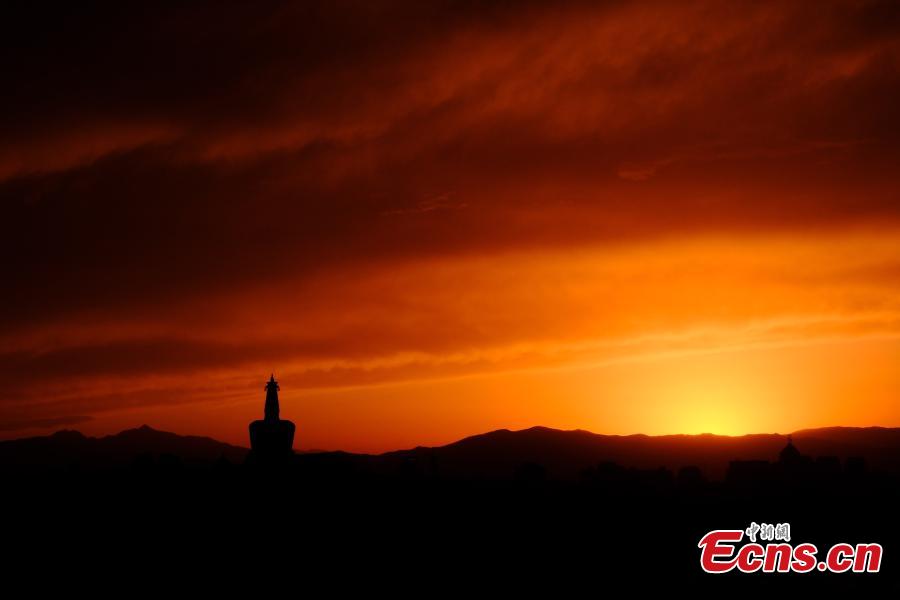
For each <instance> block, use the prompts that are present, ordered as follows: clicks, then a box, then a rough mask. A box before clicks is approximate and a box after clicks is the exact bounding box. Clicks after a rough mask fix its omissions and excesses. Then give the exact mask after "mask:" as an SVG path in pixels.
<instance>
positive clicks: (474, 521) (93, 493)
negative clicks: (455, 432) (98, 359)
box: [0, 427, 900, 596]
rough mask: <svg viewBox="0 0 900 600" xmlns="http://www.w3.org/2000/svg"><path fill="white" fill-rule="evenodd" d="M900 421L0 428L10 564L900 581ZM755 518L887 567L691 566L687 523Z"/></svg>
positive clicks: (481, 586)
mask: <svg viewBox="0 0 900 600" xmlns="http://www.w3.org/2000/svg"><path fill="white" fill-rule="evenodd" d="M898 442H900V431H898V430H889V429H828V430H814V431H808V432H797V433H796V434H794V436H793V442H792V444H791V445H790V446H787V440H786V438H785V437H784V436H768V435H764V436H746V437H743V438H719V437H715V436H668V437H662V438H652V437H647V436H628V437H616V436H596V435H594V434H589V433H587V432H580V431H575V432H563V431H556V430H551V429H546V428H533V429H529V430H524V431H518V432H510V431H498V432H493V433H489V434H485V435H482V436H475V437H473V438H467V439H465V440H462V441H460V442H457V443H455V444H451V445H449V446H444V447H441V448H417V449H413V450H408V451H401V452H393V453H388V454H384V455H379V456H367V455H354V454H347V453H340V452H331V453H300V454H293V455H291V457H290V458H289V459H288V460H286V461H278V462H275V463H266V462H261V463H260V462H259V461H252V460H250V461H248V460H246V458H247V450H246V449H242V448H237V447H235V446H229V445H226V444H220V443H218V442H216V441H214V440H210V439H208V438H193V437H181V436H176V435H174V434H169V433H164V432H158V431H155V430H153V429H150V428H148V427H143V428H140V429H136V430H130V431H126V432H123V433H121V434H118V435H116V436H108V437H105V438H99V439H95V438H87V437H84V436H82V435H80V434H77V433H75V432H61V433H58V434H56V435H53V436H48V437H44V438H32V439H29V440H16V441H12V442H4V443H0V469H2V472H3V480H4V482H5V485H4V500H3V502H4V504H6V507H5V508H4V512H3V514H4V516H5V518H7V519H8V521H7V527H6V534H5V535H6V538H5V539H6V542H7V547H11V548H15V549H16V551H15V552H14V553H12V554H13V558H12V559H11V560H12V561H13V562H11V563H9V564H8V567H9V570H8V572H9V573H13V574H15V573H25V572H30V571H31V570H34V569H39V570H41V571H42V572H46V570H47V569H50V570H51V571H52V572H53V573H54V574H55V577H56V579H54V581H56V582H63V583H64V582H66V581H68V582H70V583H72V582H78V581H82V582H83V581H85V579H84V578H85V574H86V573H92V572H94V571H95V570H96V569H97V568H98V565H102V569H103V572H104V581H112V579H115V578H116V577H119V576H122V577H129V578H132V579H131V580H132V581H133V578H135V577H139V578H150V579H151V580H154V581H156V580H160V578H163V579H167V578H169V577H176V576H177V577H181V576H185V575H186V576H189V577H199V576H201V574H202V576H203V577H208V583H209V584H210V585H213V584H227V585H230V584H231V583H230V582H232V581H233V580H235V579H245V578H246V579H250V580H253V579H255V578H257V577H259V578H261V579H260V580H261V581H269V582H280V583H278V585H281V584H283V585H287V586H289V587H296V586H297V585H300V583H299V582H302V584H303V585H313V584H312V582H313V581H324V582H325V583H326V584H327V585H328V586H329V588H328V589H331V590H334V591H337V590H338V589H339V588H343V587H345V586H354V587H356V586H360V585H362V586H363V587H367V588H375V587H379V588H384V587H387V588H388V589H390V590H395V591H396V590H399V589H400V588H408V589H409V590H410V591H412V592H414V593H418V594H422V595H427V594H430V593H433V592H434V593H436V592H437V591H439V590H444V591H446V590H447V589H450V588H456V589H459V590H462V591H465V590H472V589H478V590H480V591H483V592H487V591H490V590H491V589H494V590H502V591H505V592H510V591H512V590H515V589H522V588H528V589H535V588H536V587H538V586H548V587H549V589H550V590H552V591H553V592H555V593H558V594H565V592H575V591H578V590H582V591H583V590H586V589H587V590H594V592H595V593H594V594H593V595H598V596H604V595H611V594H612V592H611V590H612V588H611V586H612V585H613V584H625V585H628V586H630V587H631V588H633V589H639V588H656V589H660V590H670V591H672V590H680V589H684V590H685V591H695V592H697V591H704V592H705V591H710V592H715V591H721V592H723V593H731V592H747V591H748V590H749V591H771V592H773V593H779V592H781V591H783V590H789V589H797V590H806V589H813V590H823V591H827V592H835V591H838V592H841V591H847V592H848V593H849V592H854V593H856V592H859V591H863V592H865V591H870V590H871V591H873V592H874V591H877V592H879V593H884V592H885V591H886V590H897V589H900V588H898V578H897V571H898V569H897V565H898V562H897V561H900V550H898V549H900V535H898V520H897V514H896V512H897V506H898V500H900V477H898V469H897V465H898V461H897V458H898V456H900V452H898V449H900V443H898ZM814 449H818V450H816V451H815V453H814V452H813V451H814ZM823 451H824V452H823ZM779 453H781V454H779ZM726 456H727V457H729V458H730V459H733V460H729V458H726ZM751 522H756V523H762V522H767V523H784V522H789V523H790V524H791V534H792V540H793V541H794V543H795V544H796V543H800V542H813V543H815V544H817V545H818V546H819V548H820V552H824V550H825V549H827V548H828V547H830V546H831V545H832V544H835V543H838V542H849V543H852V544H855V543H858V542H859V543H863V542H877V543H880V544H882V545H883V546H884V557H883V563H882V572H881V573H879V574H852V573H846V574H827V573H826V574H823V573H818V572H814V573H810V574H804V575H783V574H776V575H769V574H762V573H756V574H749V575H748V574H741V573H729V574H725V575H708V574H706V573H704V572H703V571H702V570H701V569H700V566H699V549H698V548H697V543H698V541H699V540H700V538H701V537H702V536H703V535H704V534H705V533H707V532H708V531H710V530H713V529H743V528H745V527H747V526H748V525H749V524H750V523H751ZM38 558H39V560H37V559H38ZM110 578H112V579H110ZM585 586H588V587H585ZM604 590H609V594H607V593H604ZM582 593H583V592H582Z"/></svg>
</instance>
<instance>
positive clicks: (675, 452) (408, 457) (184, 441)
mask: <svg viewBox="0 0 900 600" xmlns="http://www.w3.org/2000/svg"><path fill="white" fill-rule="evenodd" d="M787 435H788V434H779V433H754V434H745V435H742V436H720V435H716V434H706V433H704V434H667V435H661V436H652V435H647V434H629V435H615V434H612V435H610V434H599V433H593V432H591V431H587V430H584V429H572V430H562V429H554V428H550V427H546V426H541V425H537V426H533V427H529V428H526V429H519V430H510V429H506V428H504V429H496V430H493V431H488V432H484V433H480V434H475V435H472V436H467V437H464V438H461V439H459V440H456V441H454V442H451V443H449V444H445V445H442V446H418V447H415V448H409V449H401V450H393V451H389V452H384V453H381V454H363V453H351V452H299V453H298V458H300V460H307V459H308V460H316V459H315V458H314V457H315V456H332V457H336V456H340V457H341V459H342V460H345V461H350V462H354V463H356V464H358V465H363V466H365V467H371V468H374V469H377V470H379V471H390V470H391V469H395V468H400V467H401V466H406V467H408V465H417V468H421V469H424V470H427V469H433V468H435V467H434V465H439V468H440V470H441V473H442V475H443V476H449V477H475V478H497V477H499V478H503V477H507V476H509V475H510V474H511V473H513V472H514V471H515V470H516V468H517V467H519V466H521V465H522V464H526V463H534V464H539V465H542V466H543V467H545V468H546V469H547V472H548V475H549V476H551V477H555V478H561V479H571V478H575V477H577V476H578V473H580V472H581V471H582V470H583V469H585V468H590V467H592V466H596V465H597V464H598V463H601V462H615V463H617V464H620V465H622V466H625V467H634V468H642V469H651V468H659V467H663V468H668V469H671V470H673V471H675V470H677V469H679V468H680V467H684V466H697V467H699V468H700V469H701V470H702V471H704V472H705V473H706V474H707V475H708V476H709V477H711V478H714V479H720V478H722V477H723V476H724V474H725V471H726V470H727V467H728V463H729V462H730V461H732V460H769V461H774V460H776V459H777V456H778V452H779V451H780V450H781V448H783V447H784V445H785V444H786V441H787ZM789 435H791V436H792V437H793V439H794V442H795V444H796V445H797V446H798V448H799V449H800V450H801V452H803V453H805V454H808V455H810V456H813V457H815V456H836V457H838V458H841V459H846V458H848V457H850V456H862V457H864V458H866V460H867V461H868V462H869V463H870V464H871V465H872V466H874V467H877V468H882V469H888V470H895V471H900V428H891V427H878V426H872V427H846V426H834V427H823V428H813V429H803V430H798V431H795V432H793V433H791V434H789ZM248 452H249V450H248V449H247V448H244V447H241V446H235V445H232V444H228V443H225V442H220V441H218V440H215V439H214V438H211V437H206V436H196V435H180V434H176V433H172V432H167V431H162V430H158V429H154V428H152V427H150V426H148V425H142V426H140V427H136V428H132V429H125V430H123V431H120V432H119V433H115V434H108V435H105V436H100V437H89V436H85V435H84V434H83V433H81V432H79V431H77V430H72V429H62V430H59V431H56V432H54V433H52V434H50V435H47V436H36V437H30V438H19V439H15V440H6V441H0V468H5V469H7V470H9V469H27V468H34V467H62V466H71V465H78V466H81V467H87V468H91V467H98V468H103V467H115V466H121V465H126V464H128V463H129V462H130V461H133V460H135V459H136V458H137V457H146V456H150V457H157V458H158V457H159V456H161V455H174V456H177V457H178V458H179V459H181V460H182V461H183V462H184V464H186V465H202V464H210V463H213V462H215V461H217V460H219V459H221V458H225V459H226V460H228V461H230V462H232V463H241V462H243V461H244V459H245V458H246V455H247V453H248ZM303 457H307V458H303Z"/></svg>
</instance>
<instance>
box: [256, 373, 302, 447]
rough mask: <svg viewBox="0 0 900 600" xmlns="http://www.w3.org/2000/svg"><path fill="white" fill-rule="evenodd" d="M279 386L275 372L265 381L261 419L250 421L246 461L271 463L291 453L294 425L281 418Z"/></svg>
mask: <svg viewBox="0 0 900 600" xmlns="http://www.w3.org/2000/svg"><path fill="white" fill-rule="evenodd" d="M280 389H281V388H280V387H279V385H278V382H277V381H275V374H274V373H273V374H272V376H271V377H270V378H269V381H268V382H266V387H265V390H266V406H265V410H264V417H263V419H262V420H259V421H253V422H252V423H250V455H249V456H248V461H250V462H254V463H273V462H279V461H283V460H285V459H288V458H290V457H291V456H292V455H293V452H294V451H293V447H294V431H295V429H296V428H295V426H294V424H293V423H292V422H291V421H287V420H284V419H282V418H281V414H280V413H281V409H280V407H279V404H278V392H279V390H280Z"/></svg>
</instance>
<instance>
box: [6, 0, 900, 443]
mask: <svg viewBox="0 0 900 600" xmlns="http://www.w3.org/2000/svg"><path fill="white" fill-rule="evenodd" d="M23 10H25V11H27V9H23ZM130 10H133V9H126V8H123V9H121V10H119V11H102V14H97V15H91V14H87V13H83V12H82V11H76V12H73V14H64V13H60V14H58V15H53V16H48V15H47V14H46V13H41V14H29V13H27V12H23V13H22V14H21V15H15V16H14V18H12V19H9V22H8V23H6V26H7V27H10V28H11V30H10V31H8V32H6V33H7V34H8V35H6V38H5V39H6V41H5V42H4V43H5V44H7V45H9V46H10V49H11V51H10V52H4V53H2V56H3V58H0V61H2V62H3V67H4V71H3V72H4V73H8V75H7V79H8V81H7V82H6V86H5V87H8V88H9V89H13V90H15V93H14V94H9V95H8V96H7V97H6V98H4V99H3V100H0V102H2V104H3V109H4V110H3V111H0V113H2V115H0V127H2V128H3V130H4V131H5V132H9V133H8V135H7V134H5V135H4V137H3V139H2V141H0V202H2V203H3V206H4V212H5V215H4V219H3V220H2V223H0V244H2V245H3V253H4V256H6V257H7V259H6V260H4V261H3V263H2V267H0V268H2V273H0V276H2V277H3V280H4V282H5V285H4V290H5V292H4V294H3V296H2V298H0V437H4V438H9V437H20V436H24V435H36V434H41V433H47V432H50V431H53V430H55V429H59V428H62V427H69V428H77V429H79V430H81V431H84V432H85V433H89V434H105V433H111V432H115V431H118V430H119V429H122V428H126V427H132V426H137V425H140V424H142V423H148V424H150V425H152V426H154V427H157V428H161V429H167V430H171V431H176V432H179V433H193V434H202V435H210V436H214V437H216V438H219V439H222V440H224V441H229V442H233V443H239V444H244V445H246V444H247V436H246V425H247V423H248V422H249V421H250V420H252V419H255V418H258V416H259V415H260V414H261V411H262V405H263V400H264V392H263V390H262V386H263V383H264V381H265V379H266V378H267V377H268V375H269V373H270V372H273V371H274V372H275V374H276V376H277V377H278V379H279V380H280V382H281V389H282V416H284V417H286V418H291V419H292V420H294V421H295V422H296V423H297V431H298V433H297V440H296V443H295V446H296V447H298V448H324V449H333V448H342V449H346V450H358V451H380V450H389V449H394V448H399V447H407V446H414V445H418V444H422V445H432V444H440V443H446V442H450V441H453V440H454V439H457V438H459V437H463V436H465V435H469V434H474V433H479V432H482V431H485V430H489V429H496V428H501V427H509V428H520V427H527V426H531V425H536V424H541V425H546V426H552V427H562V428H583V429H589V430H592V431H597V432H603V433H634V432H644V433H650V434H656V433H679V432H684V433H697V432H705V431H709V432H715V433H725V434H740V433H745V432H759V431H789V430H795V429H800V428H804V427H815V426H824V425H875V424H877V425H887V426H898V425H900V398H898V393H900V374H898V368H897V365H900V218H898V217H900V182H898V179H897V172H898V170H897V167H898V162H900V161H898V158H900V117H898V114H900V113H898V112H897V111H896V109H895V107H894V103H895V99H896V98H897V97H900V76H898V75H900V71H898V66H900V9H898V7H897V5H895V4H892V3H883V2H823V3H816V5H815V6H812V5H810V4H805V3H782V4H778V5H775V4H766V5H760V4H758V3H751V2H748V3H743V2H734V3H719V2H684V3H669V2H659V3H654V2H649V3H647V2H642V3H628V2H613V3H608V4H604V5H602V6H598V5H597V4H596V3H578V2H573V3H541V2H533V3H532V2H524V3H511V4H510V5H503V6H499V5H490V6H488V5H478V4H477V3H476V4H471V3H463V4H460V3H455V2H436V3H423V2H385V3H352V2H351V3H323V5H322V6H316V4H315V3H304V4H303V6H295V5H288V4H284V5H282V4H281V3H278V2H272V3H269V4H265V5H256V6H254V7H250V6H246V5H244V4H243V3H234V4H228V3H197V4H194V5H193V6H192V7H191V8H190V9H186V10H179V11H177V12H172V13H165V12H160V13H154V14H152V15H148V14H135V13H132V12H130ZM212 15H215V18H214V19H213V18H211V17H212ZM248 24H252V26H248ZM61 48H65V49H66V51H65V52H61V51H60V49H61ZM111 48H113V49H115V52H110V49H111Z"/></svg>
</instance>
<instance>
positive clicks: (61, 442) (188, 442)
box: [0, 425, 247, 471]
mask: <svg viewBox="0 0 900 600" xmlns="http://www.w3.org/2000/svg"><path fill="white" fill-rule="evenodd" d="M246 454H247V449H246V448H241V447H239V446H232V445H231V444H226V443H224V442H220V441H217V440H214V439H212V438H209V437H200V436H193V435H186V436H185V435H178V434H175V433H170V432H167V431H159V430H157V429H153V428H152V427H149V426H147V425H143V426H141V427H138V428H135V429H126V430H125V431H121V432H119V433H117V434H115V435H107V436H103V437H87V436H85V435H83V434H82V433H80V432H78V431H71V430H62V431H57V432H56V433H54V434H53V435H48V436H40V437H32V438H23V439H17V440H8V441H3V442H0V469H3V470H6V471H15V470H25V469H34V468H48V467H54V468H65V467H75V466H77V467H79V468H86V469H91V468H111V467H117V466H123V465H128V464H130V463H132V462H133V461H134V460H136V459H138V458H151V459H158V458H159V457H160V456H173V457H177V458H178V459H179V460H180V461H181V462H183V463H184V464H185V465H188V466H191V465H199V464H208V463H213V462H214V461H217V460H219V459H221V458H223V457H224V458H225V459H226V460H228V461H231V462H236V463H239V462H242V461H243V460H244V457H245V456H246Z"/></svg>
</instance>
